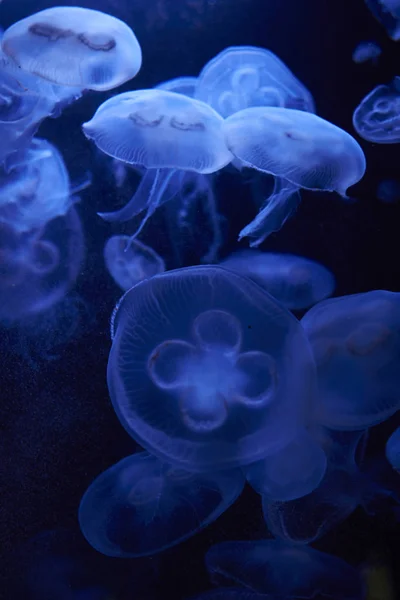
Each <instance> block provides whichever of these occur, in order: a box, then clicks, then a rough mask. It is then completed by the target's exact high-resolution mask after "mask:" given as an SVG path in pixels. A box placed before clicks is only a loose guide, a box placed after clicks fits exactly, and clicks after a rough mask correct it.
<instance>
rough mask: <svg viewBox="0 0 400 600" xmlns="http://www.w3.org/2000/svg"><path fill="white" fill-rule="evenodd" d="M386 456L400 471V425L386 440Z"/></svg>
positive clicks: (394, 467)
mask: <svg viewBox="0 0 400 600" xmlns="http://www.w3.org/2000/svg"><path fill="white" fill-rule="evenodd" d="M386 458H387V459H388V461H389V462H390V464H391V465H392V467H393V469H396V471H400V427H398V428H397V429H396V430H395V431H394V432H393V433H392V435H391V436H390V438H389V439H388V441H387V442H386Z"/></svg>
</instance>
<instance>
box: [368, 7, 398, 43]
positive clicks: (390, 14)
mask: <svg viewBox="0 0 400 600" xmlns="http://www.w3.org/2000/svg"><path fill="white" fill-rule="evenodd" d="M365 3H366V5H367V6H368V8H369V9H370V11H371V13H372V14H373V15H374V17H375V18H376V19H377V20H378V21H379V22H380V23H381V24H382V25H383V27H384V28H385V29H386V31H387V34H388V35H389V37H391V38H392V40H394V41H395V42H397V41H398V40H400V0H365Z"/></svg>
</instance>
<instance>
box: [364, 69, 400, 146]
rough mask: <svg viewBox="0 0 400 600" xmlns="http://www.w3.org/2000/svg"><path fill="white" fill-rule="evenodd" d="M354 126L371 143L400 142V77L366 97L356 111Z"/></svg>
mask: <svg viewBox="0 0 400 600" xmlns="http://www.w3.org/2000/svg"><path fill="white" fill-rule="evenodd" d="M353 126H354V129H355V130H356V131H357V133H358V135H359V136H361V137H362V138H364V140H368V141H369V142H375V143H377V144H397V143H399V142H400V77H395V78H394V79H393V81H392V82H391V83H389V84H388V85H378V86H377V87H376V88H374V89H373V90H372V92H370V93H369V94H367V96H365V98H364V99H363V100H362V101H361V102H360V104H359V106H357V108H356V110H355V111H354V114H353Z"/></svg>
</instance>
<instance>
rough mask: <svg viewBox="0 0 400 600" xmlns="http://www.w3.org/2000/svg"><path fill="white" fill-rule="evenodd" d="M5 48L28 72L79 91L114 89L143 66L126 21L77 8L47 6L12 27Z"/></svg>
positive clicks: (135, 42) (6, 37)
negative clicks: (76, 88)
mask: <svg viewBox="0 0 400 600" xmlns="http://www.w3.org/2000/svg"><path fill="white" fill-rule="evenodd" d="M1 47H2V50H3V52H4V53H5V54H6V55H8V56H9V57H10V58H12V59H13V60H14V61H15V63H16V64H17V65H18V66H19V67H20V68H21V69H23V70H24V71H27V72H28V73H33V74H34V75H36V76H37V77H41V78H43V79H45V80H47V81H51V82H53V83H56V84H58V85H62V86H74V87H79V88H81V89H91V90H99V91H101V90H110V89H112V88H115V87H117V86H119V85H121V84H122V83H125V81H128V80H129V79H132V77H134V76H135V75H136V73H137V72H138V71H139V69H140V66H141V63H142V53H141V49H140V46H139V43H138V41H137V39H136V36H135V34H134V33H133V31H132V30H131V28H130V27H128V25H126V23H124V22H123V21H120V20H119V19H116V18H115V17H112V16H111V15H107V14H105V13H103V12H100V11H97V10H91V9H88V8H80V7H77V6H69V7H66V6H57V7H53V8H48V9H46V10H42V11H40V12H38V13H35V14H34V15H31V16H29V17H27V18H25V19H22V20H21V21H18V22H17V23H14V25H11V27H9V28H8V29H7V30H6V31H5V32H4V35H3V37H2V40H1Z"/></svg>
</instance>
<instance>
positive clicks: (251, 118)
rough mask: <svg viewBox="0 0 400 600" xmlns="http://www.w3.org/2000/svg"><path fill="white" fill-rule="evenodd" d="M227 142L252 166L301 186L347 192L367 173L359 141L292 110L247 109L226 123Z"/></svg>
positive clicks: (239, 156)
mask: <svg viewBox="0 0 400 600" xmlns="http://www.w3.org/2000/svg"><path fill="white" fill-rule="evenodd" d="M224 132H225V139H226V144H227V146H228V148H229V150H230V151H231V152H232V153H233V155H234V156H236V157H237V158H239V159H240V160H241V161H243V162H244V163H245V164H246V165H247V166H249V167H253V168H254V169H257V170H259V171H262V172H265V173H271V174H272V175H275V176H278V177H283V178H284V179H287V180H288V181H290V182H291V183H293V184H295V185H297V186H298V187H302V188H306V189H310V190H326V191H336V192H337V193H338V194H340V195H341V196H343V197H346V190H347V188H349V187H350V186H352V185H354V184H355V183H357V181H359V180H360V179H361V178H362V177H363V175H364V172H365V156H364V153H363V151H362V149H361V147H360V146H359V144H358V143H357V142H356V140H355V139H354V138H353V137H352V136H351V135H350V134H348V133H347V132H346V131H343V129H340V128H339V127H336V126H335V125H333V124H332V123H329V122H328V121H325V120H324V119H321V118H320V117H318V116H317V115H314V114H311V113H307V112H303V111H300V110H292V109H289V108H276V107H265V108H248V109H245V110H242V111H240V112H238V113H235V114H234V115H232V116H231V117H229V118H228V119H226V120H225V122H224Z"/></svg>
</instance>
